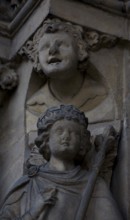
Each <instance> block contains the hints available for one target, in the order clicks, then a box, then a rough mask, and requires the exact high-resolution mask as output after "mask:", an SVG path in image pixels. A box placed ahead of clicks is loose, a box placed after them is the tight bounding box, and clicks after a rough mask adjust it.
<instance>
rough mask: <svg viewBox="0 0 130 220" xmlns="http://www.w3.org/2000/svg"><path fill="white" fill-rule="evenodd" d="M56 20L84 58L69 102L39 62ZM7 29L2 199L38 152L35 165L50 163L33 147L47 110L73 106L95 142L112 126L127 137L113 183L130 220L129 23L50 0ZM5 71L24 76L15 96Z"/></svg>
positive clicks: (66, 0)
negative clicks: (80, 77)
mask: <svg viewBox="0 0 130 220" xmlns="http://www.w3.org/2000/svg"><path fill="white" fill-rule="evenodd" d="M32 2H33V1H32ZM85 2H86V3H85ZM25 12H26V16H24V15H25ZM18 15H19V16H18ZM20 16H21V17H20ZM22 16H23V17H22ZM19 17H20V18H22V22H21V23H20V22H19V19H20V18H19ZM52 21H53V22H54V23H56V22H57V21H58V22H60V23H61V24H66V25H68V26H69V29H70V32H71V34H72V35H76V37H77V44H79V45H78V46H79V48H80V52H81V55H82V59H81V60H80V71H81V72H83V75H84V78H83V80H82V82H81V86H80V87H78V89H77V91H76V93H74V94H72V95H71V97H69V99H64V98H63V97H62V96H61V97H60V96H59V94H58V93H55V92H54V91H53V92H52V88H51V80H50V79H49V77H46V75H45V74H44V73H43V70H42V67H41V64H40V62H39V60H40V59H39V56H40V55H39V53H40V52H39V42H40V39H41V37H43V36H44V35H45V26H46V25H45V24H46V23H49V22H50V23H51V22H52ZM0 25H1V27H2V28H3V29H2V31H1V35H0V45H1V50H0V59H1V66H2V68H1V72H0V74H1V75H0V76H1V79H0V86H1V88H0V89H1V90H0V95H1V96H0V98H1V99H0V100H1V104H0V112H1V114H0V121H1V127H0V131H1V134H0V165H1V166H0V173H1V181H0V189H1V200H3V198H4V197H5V195H6V193H7V192H8V190H9V188H10V187H11V186H12V185H13V184H14V182H15V181H16V180H17V179H18V178H19V177H21V176H22V175H23V173H25V172H26V161H27V160H28V158H29V156H30V152H31V151H32V154H33V155H34V157H35V155H37V157H36V160H35V162H36V163H38V164H40V163H42V162H43V161H42V158H41V157H40V155H38V152H37V149H36V148H35V144H34V139H35V137H36V122H37V118H38V116H39V115H40V114H41V112H43V111H45V110H46V109H47V108H48V107H51V106H55V105H58V104H61V103H68V104H73V105H75V106H77V107H78V108H80V110H82V111H84V112H85V115H86V116H87V117H88V118H89V123H90V124H89V130H90V131H91V133H92V135H93V136H95V135H98V134H101V133H102V132H103V130H104V128H105V127H106V126H107V125H113V126H114V127H115V129H116V130H117V131H118V132H120V140H119V146H118V153H117V157H116V160H115V162H114V165H112V166H113V171H112V174H111V175H110V178H109V184H110V188H111V190H112V192H113V195H114V198H115V200H116V202H117V204H118V206H119V208H120V210H121V212H122V215H123V216H124V219H129V178H130V171H129V139H130V132H129V121H130V105H129V96H130V92H129V57H130V53H129V41H130V39H129V29H130V22H129V18H127V17H125V15H123V14H120V13H116V12H115V11H109V12H108V11H107V9H105V10H104V9H102V8H101V9H100V7H98V8H96V7H93V6H92V5H90V4H87V1H84V3H83V2H82V1H71V0H55V1H53V0H44V1H37V4H36V5H35V4H34V3H31V1H26V3H24V6H23V8H21V10H20V11H19V12H18V13H17V16H16V17H14V20H12V21H11V23H8V24H7V23H5V21H4V22H3V21H2V22H1V23H0ZM9 28H10V29H9ZM77 33H78V34H79V36H78V35H77ZM84 60H85V62H83V61H84ZM3 67H4V68H3ZM5 70H8V71H7V72H10V74H11V72H15V73H16V75H17V77H14V79H13V82H14V81H16V82H18V83H16V84H18V86H17V87H16V88H15V89H13V90H12V91H11V92H9V90H10V89H9V88H7V89H6V83H5V87H4V83H3V81H4V80H3V81H2V79H3V78H2V75H4V73H3V72H6V71H5ZM12 70H13V71H12ZM5 75H6V74H5ZM18 78H19V79H18ZM2 83H3V84H2ZM56 83H57V82H56ZM7 84H8V83H7ZM2 86H3V87H2ZM69 86H70V85H69ZM7 87H8V86H7ZM7 90H8V91H7Z"/></svg>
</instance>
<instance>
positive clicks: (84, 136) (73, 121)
mask: <svg viewBox="0 0 130 220" xmlns="http://www.w3.org/2000/svg"><path fill="white" fill-rule="evenodd" d="M87 126H88V119H87V118H86V117H85V115H84V113H83V112H80V111H79V110H78V109H77V108H75V107H74V106H72V105H60V106H59V107H52V108H49V109H48V110H47V111H46V112H45V113H44V114H43V115H41V117H40V118H39V119H38V123H37V127H38V137H37V138H36V141H35V143H36V145H37V147H38V148H39V151H40V153H41V154H42V155H43V157H44V158H45V159H46V160H48V161H49V160H50V157H51V153H53V154H56V153H57V152H58V154H60V155H62V156H66V155H67V156H68V155H69V154H71V155H70V156H69V158H71V159H72V157H71V156H72V155H73V156H75V158H74V159H75V162H76V163H80V162H81V160H82V159H83V158H84V156H85V155H86V152H87V151H88V150H89V148H90V133H89V131H88V130H87ZM59 149H60V150H59ZM68 149H69V153H68Z"/></svg>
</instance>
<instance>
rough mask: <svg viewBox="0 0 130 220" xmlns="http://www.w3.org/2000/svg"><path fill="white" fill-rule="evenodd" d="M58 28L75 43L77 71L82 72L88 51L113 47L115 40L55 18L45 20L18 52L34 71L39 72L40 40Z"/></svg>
mask: <svg viewBox="0 0 130 220" xmlns="http://www.w3.org/2000/svg"><path fill="white" fill-rule="evenodd" d="M57 27H58V31H59V29H60V30H61V31H64V32H66V33H69V34H70V35H71V36H72V37H73V38H74V39H75V41H76V44H77V46H78V53H79V57H80V62H79V69H80V70H81V71H84V70H85V69H86V65H87V58H88V52H89V51H95V50H99V49H101V48H110V47H112V46H114V45H115V43H116V41H117V38H116V37H113V36H109V35H107V34H100V33H98V32H96V31H92V30H88V29H85V28H83V27H81V26H79V25H75V24H72V23H70V22H65V21H62V20H60V19H57V18H52V19H47V20H45V21H44V23H43V25H42V26H41V27H40V28H39V29H38V30H37V32H36V33H35V34H34V36H33V37H32V38H31V39H30V40H28V41H27V42H26V44H25V45H24V46H23V47H22V48H21V50H20V51H19V54H20V55H25V56H27V57H28V59H29V60H31V61H32V62H33V66H34V69H35V71H37V72H40V71H41V66H40V63H39V59H38V45H39V41H40V39H41V38H42V37H43V35H44V34H45V33H46V32H47V33H48V32H49V31H50V32H51V33H53V32H56V31H57Z"/></svg>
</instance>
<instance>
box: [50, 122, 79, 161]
mask: <svg viewBox="0 0 130 220" xmlns="http://www.w3.org/2000/svg"><path fill="white" fill-rule="evenodd" d="M80 141H81V126H80V124H78V123H77V122H74V121H69V120H66V119H63V120H59V121H57V122H55V123H54V125H53V126H52V128H51V130H50V136H49V147H50V151H51V156H54V157H57V158H60V159H66V160H74V159H75V157H76V155H77V153H78V152H79V149H80Z"/></svg>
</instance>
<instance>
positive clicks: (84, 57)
mask: <svg viewBox="0 0 130 220" xmlns="http://www.w3.org/2000/svg"><path fill="white" fill-rule="evenodd" d="M78 49H79V52H78V56H79V61H80V62H83V61H84V60H87V59H88V52H87V49H86V45H84V44H83V42H79V44H78Z"/></svg>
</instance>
